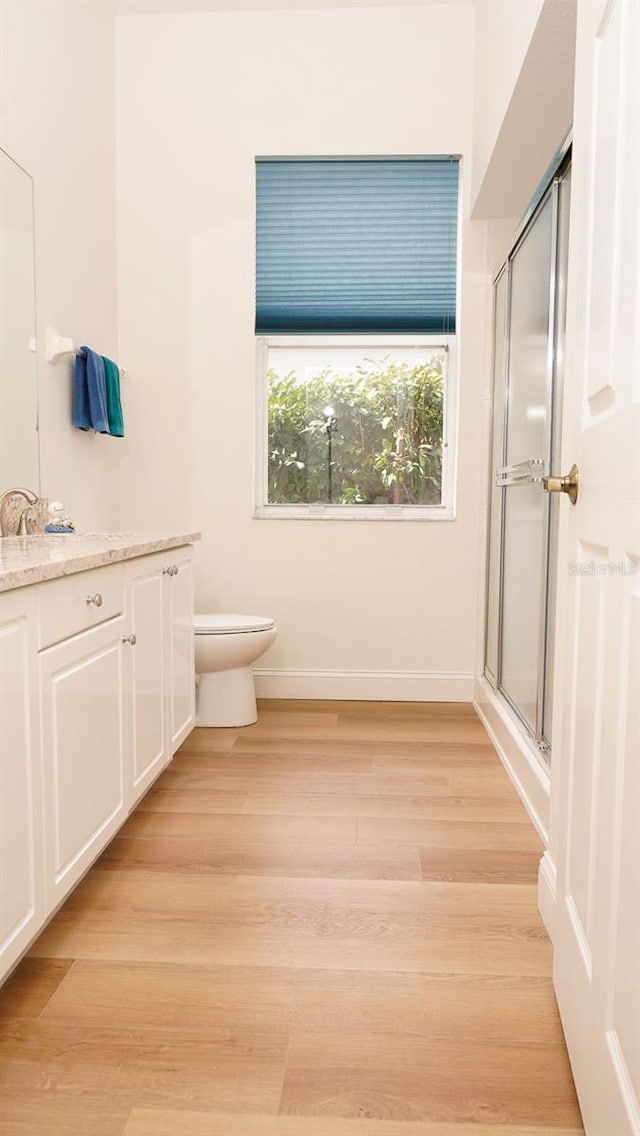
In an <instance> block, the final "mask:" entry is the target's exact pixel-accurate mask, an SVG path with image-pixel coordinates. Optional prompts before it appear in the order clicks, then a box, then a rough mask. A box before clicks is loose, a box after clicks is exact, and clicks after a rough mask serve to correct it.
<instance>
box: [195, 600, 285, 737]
mask: <svg viewBox="0 0 640 1136" xmlns="http://www.w3.org/2000/svg"><path fill="white" fill-rule="evenodd" d="M194 633H195V655H196V682H197V692H196V725H197V726H249V725H251V723H252V722H255V721H257V718H258V710H257V707H256V692H255V689H254V685H253V673H252V670H251V667H252V664H253V663H255V661H256V659H258V658H260V655H262V654H264V652H265V651H266V649H267V647H270V646H271V644H272V643H273V641H274V639H275V637H276V635H277V628H276V625H275V622H274V621H273V619H267V618H266V617H264V616H261V615H196V616H195V618H194Z"/></svg>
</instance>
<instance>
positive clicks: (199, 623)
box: [193, 613, 274, 635]
mask: <svg viewBox="0 0 640 1136" xmlns="http://www.w3.org/2000/svg"><path fill="white" fill-rule="evenodd" d="M273 626H274V621H273V619H268V618H267V617H266V616H264V615H220V614H219V613H216V614H215V615H196V616H194V620H193V628H194V631H195V632H196V634H197V635H233V634H237V633H238V632H241V631H269V629H270V628H271V627H273Z"/></svg>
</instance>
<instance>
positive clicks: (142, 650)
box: [127, 557, 171, 804]
mask: <svg viewBox="0 0 640 1136" xmlns="http://www.w3.org/2000/svg"><path fill="white" fill-rule="evenodd" d="M163 563H164V561H163ZM168 583H169V581H168V579H167V578H166V576H165V575H163V569H162V565H161V564H160V562H159V561H158V559H157V558H155V557H149V558H148V559H146V560H140V561H137V562H136V563H134V564H132V565H131V567H130V569H129V592H128V600H127V603H128V622H127V627H128V629H129V630H130V632H131V633H132V634H133V635H134V636H135V640H136V641H135V644H134V645H133V646H132V648H131V695H132V699H133V732H132V743H133V801H132V804H135V803H136V802H137V801H138V800H139V799H140V797H141V796H142V794H143V792H144V791H145V789H146V788H147V787H148V786H149V785H150V784H151V782H152V781H154V780H155V778H156V777H157V776H158V774H159V773H160V771H161V770H162V768H163V766H165V765H166V763H167V761H168V760H169V758H170V756H171V755H170V752H169V747H168V745H167V732H168V729H167V721H166V713H165V683H166V678H165V676H166V670H167V667H166V658H165V655H166V650H167V644H166V623H167V618H166V613H165V605H166V603H167V601H168V597H166V596H165V587H166V586H167V584H168Z"/></svg>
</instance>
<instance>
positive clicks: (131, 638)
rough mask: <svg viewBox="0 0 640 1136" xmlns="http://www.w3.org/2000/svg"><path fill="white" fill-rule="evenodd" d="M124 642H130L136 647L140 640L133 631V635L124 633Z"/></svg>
mask: <svg viewBox="0 0 640 1136" xmlns="http://www.w3.org/2000/svg"><path fill="white" fill-rule="evenodd" d="M122 642H123V643H130V644H131V646H132V647H135V645H136V643H137V642H138V640H137V639H136V637H135V635H134V634H133V632H132V633H131V635H124V636H123V638H122Z"/></svg>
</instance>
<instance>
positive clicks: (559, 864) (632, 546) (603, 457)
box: [541, 0, 640, 1136]
mask: <svg viewBox="0 0 640 1136" xmlns="http://www.w3.org/2000/svg"><path fill="white" fill-rule="evenodd" d="M639 17H640V5H639V4H638V2H637V0H609V2H607V0H580V2H579V4H578V32H577V53H576V90H575V118H574V146H573V195H572V209H571V235H570V253H569V278H568V312H567V354H566V371H565V397H564V423H563V446H562V450H563V465H564V467H565V468H564V469H563V470H562V472H563V473H566V472H567V470H568V468H569V466H570V465H571V464H572V463H573V462H576V463H577V465H578V467H579V471H580V490H579V496H578V501H577V504H576V505H575V507H573V506H572V505H571V504H570V503H569V500H568V499H566V500H562V501H561V502H560V505H561V507H562V527H561V533H560V540H561V544H560V548H559V555H558V561H559V575H558V587H559V592H558V609H557V619H558V634H557V645H558V646H557V653H556V659H555V667H556V670H555V684H554V685H555V698H554V714H556V713H557V714H558V719H557V720H558V723H559V729H558V731H557V735H556V736H557V744H556V747H555V749H554V764H553V770H552V804H551V808H552V822H551V845H550V850H549V853H548V854H547V856H546V857H545V861H544V862H543V865H542V872H541V907H542V910H543V913H544V915H545V919H546V922H547V924H548V926H549V930H550V932H551V936H552V939H553V944H554V981H555V986H556V993H557V997H558V1002H559V1006H560V1012H561V1015H562V1021H563V1025H564V1029H565V1033H566V1037H567V1043H568V1048H569V1054H570V1057H571V1062H572V1066H573V1070H574V1075H575V1080H576V1087H577V1090H578V1096H579V1099H580V1104H581V1108H582V1111H583V1116H584V1122H585V1127H586V1131H587V1133H588V1134H589V1136H629V1134H631V1133H634V1134H636V1136H637V1134H638V1133H640V1107H639V1101H640V994H639V989H640V872H639V859H640V825H639V814H640V784H639V778H638V761H639V753H640V736H639V735H640V729H639V705H640V693H639V692H640V576H639V575H638V569H639V567H640V512H639V508H640V506H639V495H638V481H639V470H640V441H639V439H640V419H639V413H638V409H639V387H640V382H639V376H638V372H639V366H640V355H639V319H640V288H639V263H638V212H639V198H638V194H639V189H640V187H639V184H638V165H639V161H640V154H639V140H640V122H639V119H638V105H639V88H638V50H639V43H640V26H639ZM554 472H555V471H554ZM554 720H555V719H554ZM556 873H557V878H556V880H555V884H556V886H555V897H554V894H553V893H554V876H556Z"/></svg>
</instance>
